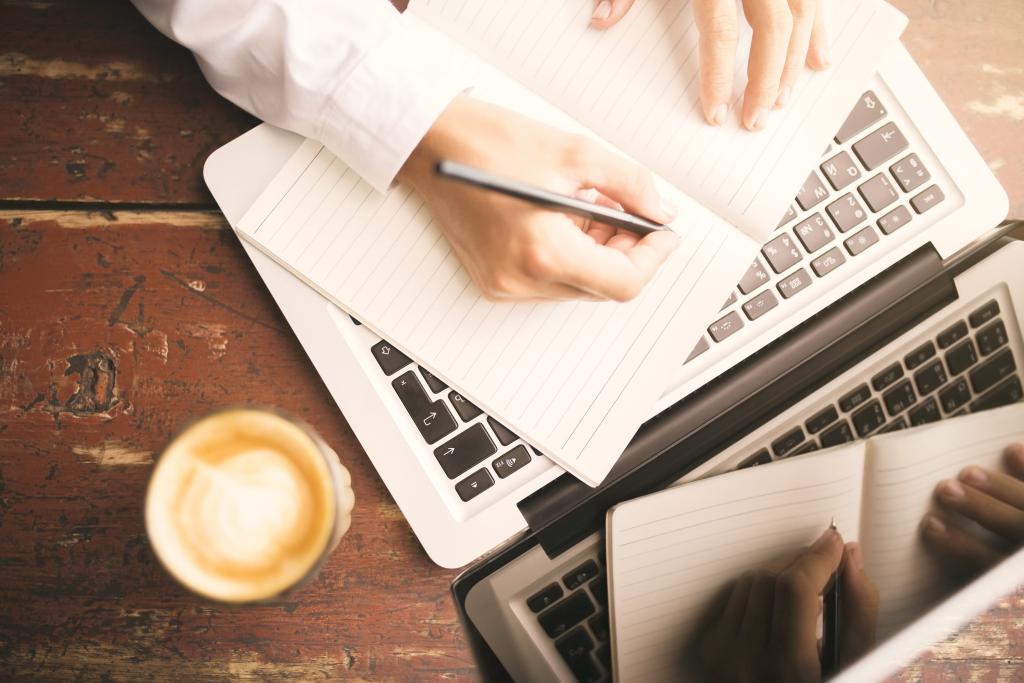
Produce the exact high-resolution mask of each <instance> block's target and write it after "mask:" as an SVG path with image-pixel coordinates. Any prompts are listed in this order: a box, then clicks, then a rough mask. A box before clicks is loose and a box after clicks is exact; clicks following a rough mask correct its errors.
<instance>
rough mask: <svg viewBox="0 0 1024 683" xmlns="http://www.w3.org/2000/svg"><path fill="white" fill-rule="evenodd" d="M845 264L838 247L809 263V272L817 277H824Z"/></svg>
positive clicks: (844, 258)
mask: <svg viewBox="0 0 1024 683" xmlns="http://www.w3.org/2000/svg"><path fill="white" fill-rule="evenodd" d="M844 263H846V257H845V256H843V252H841V251H839V247H832V248H831V249H829V250H828V251H826V252H825V253H824V254H822V255H821V256H819V257H818V258H816V259H814V260H813V261H811V270H813V271H814V274H815V275H817V276H818V277H825V276H826V275H828V274H829V273H831V272H832V271H833V270H835V269H836V268H838V267H839V266H841V265H843V264H844Z"/></svg>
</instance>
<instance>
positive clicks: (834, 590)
mask: <svg viewBox="0 0 1024 683" xmlns="http://www.w3.org/2000/svg"><path fill="white" fill-rule="evenodd" d="M835 528H836V518H835V517H833V518H832V522H831V523H830V524H829V529H832V530H833V531H834V530H835ZM842 575H843V566H842V565H841V564H840V565H839V568H838V569H836V571H835V572H834V573H833V574H832V576H831V577H830V578H829V580H828V583H827V584H826V585H825V592H824V593H823V594H822V602H823V603H824V604H823V605H822V608H821V619H822V622H823V624H822V629H821V630H822V634H821V680H823V681H824V680H826V679H828V678H830V677H831V676H834V675H835V674H836V673H837V672H838V671H839V619H840V614H839V604H840V601H841V600H842V595H841V594H840V588H839V584H840V583H842Z"/></svg>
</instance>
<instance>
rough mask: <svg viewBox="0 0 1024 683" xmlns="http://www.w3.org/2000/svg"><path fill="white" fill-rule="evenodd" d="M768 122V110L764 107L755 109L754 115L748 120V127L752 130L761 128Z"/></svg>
mask: <svg viewBox="0 0 1024 683" xmlns="http://www.w3.org/2000/svg"><path fill="white" fill-rule="evenodd" d="M767 124H768V110H767V109H765V108H764V107H762V108H760V109H757V110H756V111H754V115H753V116H751V117H750V120H749V121H748V122H747V128H748V129H750V130H761V129H762V128H764V127H765V126H766V125H767Z"/></svg>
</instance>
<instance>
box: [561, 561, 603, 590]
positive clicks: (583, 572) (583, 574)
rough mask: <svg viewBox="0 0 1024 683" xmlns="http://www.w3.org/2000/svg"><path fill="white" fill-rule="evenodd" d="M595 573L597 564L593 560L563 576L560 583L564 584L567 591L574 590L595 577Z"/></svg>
mask: <svg viewBox="0 0 1024 683" xmlns="http://www.w3.org/2000/svg"><path fill="white" fill-rule="evenodd" d="M597 572H598V569H597V563H596V562H594V561H593V560H587V561H586V562H584V563H583V564H581V565H580V566H578V567H576V568H575V569H573V570H572V571H571V572H569V573H568V574H566V575H565V576H563V577H562V581H564V582H565V587H566V588H568V589H569V590H575V589H577V588H579V587H580V586H582V585H583V584H585V583H586V582H587V581H590V580H591V579H592V578H594V577H595V576H597Z"/></svg>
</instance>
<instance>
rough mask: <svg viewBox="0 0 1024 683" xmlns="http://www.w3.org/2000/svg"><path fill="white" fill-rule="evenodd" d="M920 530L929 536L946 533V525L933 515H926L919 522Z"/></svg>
mask: <svg viewBox="0 0 1024 683" xmlns="http://www.w3.org/2000/svg"><path fill="white" fill-rule="evenodd" d="M921 528H922V529H924V530H925V531H926V532H928V533H930V534H944V533H946V524H945V522H943V521H942V520H941V519H939V518H938V517H936V516H935V515H932V514H928V515H925V516H924V519H923V520H921Z"/></svg>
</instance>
